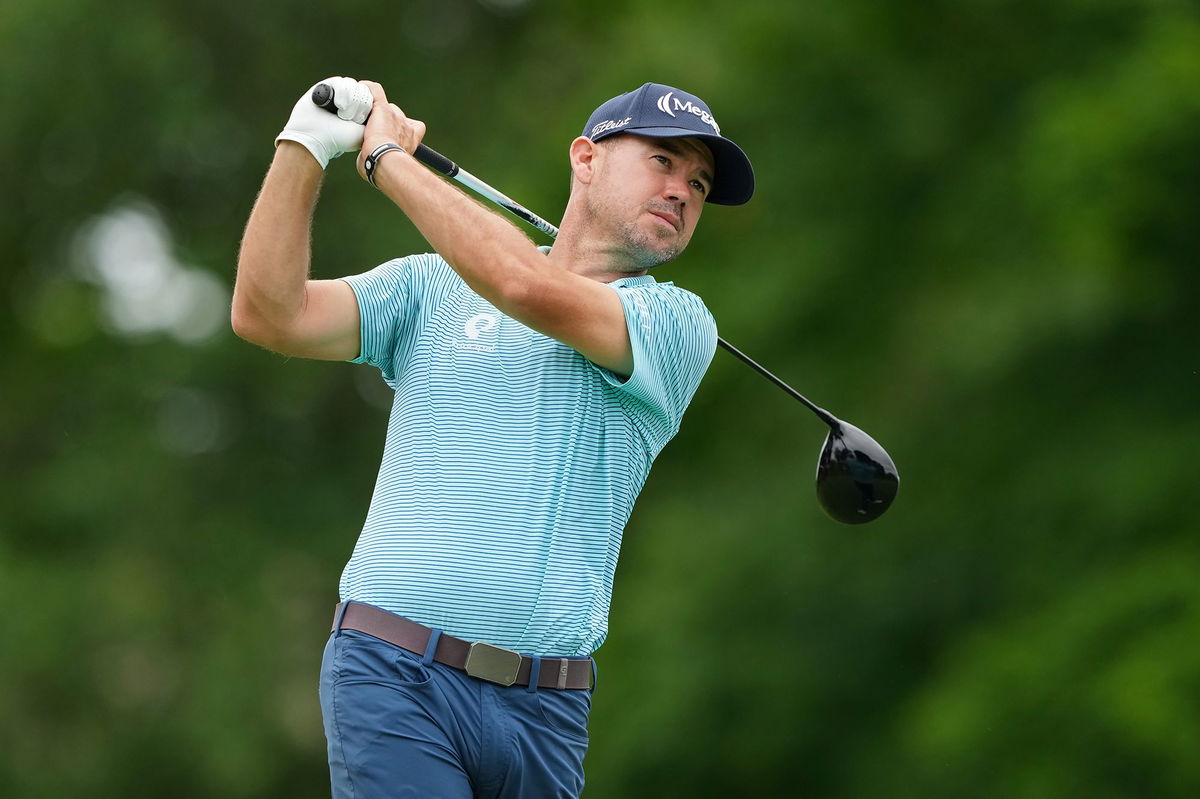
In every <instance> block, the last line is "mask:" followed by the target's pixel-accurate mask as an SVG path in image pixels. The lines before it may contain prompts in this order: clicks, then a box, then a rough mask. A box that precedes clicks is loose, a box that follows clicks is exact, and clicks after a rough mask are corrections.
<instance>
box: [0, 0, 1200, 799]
mask: <svg viewBox="0 0 1200 799" xmlns="http://www.w3.org/2000/svg"><path fill="white" fill-rule="evenodd" d="M0 44H2V45H3V46H2V48H0V51H2V52H4V54H5V56H4V66H5V68H4V69H3V70H2V71H0V108H2V109H3V111H2V112H0V114H2V116H0V119H2V123H0V144H2V145H3V150H4V152H5V153H6V158H5V159H4V160H3V162H0V185H2V186H3V187H4V192H3V194H4V199H3V203H4V213H3V215H2V216H0V252H2V253H3V261H4V268H3V269H0V295H2V297H3V303H4V304H3V310H2V312H0V342H2V347H3V350H2V351H3V356H4V357H3V358H0V397H2V402H0V454H2V461H0V464H2V468H3V476H4V479H3V481H2V482H0V599H2V600H3V602H4V612H3V614H2V615H0V618H2V619H3V620H2V621H0V741H3V746H0V795H3V796H6V797H109V796H113V797H117V796H120V797H130V798H132V797H143V796H145V797H160V796H172V797H193V796H194V797H208V796H225V797H319V796H326V795H328V793H327V772H326V769H325V763H324V741H323V737H322V732H321V726H320V719H319V710H318V706H317V699H316V682H317V673H318V669H319V657H320V652H321V648H322V646H323V641H324V638H325V631H326V630H327V629H328V627H327V624H328V621H329V616H330V612H331V608H332V605H333V604H334V602H335V601H336V594H335V592H336V585H337V577H338V575H339V573H340V570H341V567H342V565H343V564H344V562H345V560H346V558H347V557H348V556H349V553H350V549H351V547H352V546H353V542H354V540H355V537H356V535H357V532H358V529H359V525H360V524H361V521H362V518H363V516H364V514H365V511H366V504H367V501H368V499H369V496H370V491H371V487H372V485H373V480H374V475H375V471H376V469H377V466H378V459H379V455H380V452H381V450H382V440H383V438H382V437H383V431H384V428H385V423H386V409H387V403H388V401H389V398H388V396H387V393H386V389H385V388H384V386H383V384H382V383H381V382H379V381H378V380H377V378H376V374H375V373H374V372H373V370H370V369H364V368H361V367H354V366H351V365H346V364H341V365H339V364H328V363H313V362H304V361H300V360H287V359H283V358H280V357H278V356H275V355H271V354H269V353H266V352H265V351H262V350H259V349H256V348H255V347H252V346H250V345H248V344H246V343H244V342H241V341H240V340H238V339H236V338H235V337H234V336H233V335H232V333H231V332H230V330H229V327H228V321H227V309H228V299H229V292H230V288H231V286H232V281H233V275H234V265H235V261H236V254H237V247H238V242H239V238H240V235H241V229H242V226H243V225H244V222H245V219H246V217H247V215H248V213H249V210H250V207H251V204H252V202H253V199H254V196H255V193H256V191H257V189H258V186H259V184H260V182H261V179H262V176H263V174H264V173H265V170H266V167H267V165H268V163H269V160H270V158H271V153H272V145H271V142H272V140H273V137H274V135H275V134H276V133H277V132H278V130H279V129H280V128H281V127H282V125H283V123H284V121H285V120H286V119H287V116H288V113H289V111H290V108H291V106H292V104H293V102H294V101H295V99H296V97H297V96H299V94H300V93H301V92H302V91H303V89H304V87H306V86H309V85H311V84H312V83H314V82H316V81H317V80H320V79H321V78H323V77H326V76H328V75H353V76H356V77H370V78H373V79H376V80H379V81H380V82H381V83H383V84H384V86H385V87H386V88H387V89H388V90H389V93H390V95H391V97H392V99H394V100H395V101H396V102H398V103H399V104H400V105H401V106H402V107H404V108H405V109H406V110H408V111H409V112H410V113H411V114H412V115H413V116H416V117H418V118H421V119H423V120H425V121H426V122H427V123H428V126H429V133H428V138H427V141H428V142H429V143H430V144H431V145H432V146H434V147H435V148H437V149H439V150H441V151H442V152H444V153H446V154H447V155H449V156H450V157H452V158H455V159H456V160H459V161H460V162H461V163H463V164H464V165H465V166H466V167H467V168H468V169H469V170H470V171H472V172H473V173H475V174H477V175H479V176H480V177H482V178H483V179H484V180H487V181H488V182H490V183H492V184H493V185H495V186H497V187H500V188H501V189H502V190H503V191H505V192H506V193H507V194H509V195H510V196H512V197H514V198H517V199H518V201H520V202H522V203H523V204H525V205H527V206H528V207H530V208H532V209H534V210H535V211H538V212H540V213H541V214H542V215H543V216H546V217H548V218H550V219H551V220H555V219H557V217H558V214H559V213H560V211H561V209H562V207H563V205H564V203H565V200H566V193H567V192H566V190H567V178H566V176H567V166H566V158H565V156H566V145H567V143H568V142H569V141H570V140H571V138H573V137H574V136H575V135H576V134H577V133H578V131H579V129H580V128H581V126H582V124H583V122H584V121H585V120H586V119H587V116H588V114H589V113H590V111H591V110H592V109H593V108H594V107H595V106H596V105H597V104H599V103H600V102H601V101H603V100H604V99H607V98H608V97H611V96H613V95H615V94H617V93H619V92H622V91H627V90H629V89H632V88H635V87H637V86H638V85H640V84H641V83H643V82H645V81H647V80H654V81H658V82H664V83H669V84H673V85H678V86H681V87H683V88H686V89H687V90H689V91H692V92H695V93H697V94H699V95H701V96H702V97H704V98H705V99H706V100H707V101H708V102H709V103H710V104H711V105H712V107H713V108H714V110H715V112H716V114H717V118H718V119H719V120H720V122H721V125H722V128H723V130H724V131H725V132H726V133H727V134H728V135H730V136H731V137H732V138H734V139H735V140H736V141H738V142H739V144H741V145H742V147H743V148H744V149H745V150H746V151H747V152H748V153H749V154H750V155H751V158H752V159H753V160H754V163H755V165H756V169H757V172H758V180H759V187H758V192H757V195H756V196H755V198H754V200H753V201H752V202H751V203H750V204H749V205H747V206H744V207H740V208H720V207H714V208H710V209H709V210H708V212H707V213H706V214H705V218H704V220H703V224H701V225H700V228H699V230H698V232H697V235H696V238H695V239H694V241H693V244H692V246H691V248H689V250H688V252H687V253H686V254H685V255H684V256H683V257H682V258H681V259H680V260H679V261H678V262H677V263H676V264H672V265H669V266H667V267H664V268H663V271H662V273H661V275H660V276H659V277H660V279H668V280H674V281H676V282H677V283H679V284H681V285H683V286H685V287H687V288H689V289H692V290H693V291H696V292H697V293H699V294H701V295H702V296H703V297H705V299H706V300H707V302H708V304H709V306H710V307H711V308H712V309H713V312H714V314H715V315H716V317H717V319H718V323H719V325H720V330H721V333H722V334H723V335H724V336H726V337H727V338H729V339H731V340H732V341H733V342H734V343H735V344H737V345H738V346H740V347H741V348H743V349H745V350H746V351H747V352H749V353H751V354H752V355H753V356H754V357H756V358H758V359H759V360H760V361H762V362H763V363H764V364H766V365H767V366H768V367H769V368H771V369H773V370H774V371H776V372H777V373H778V374H780V375H781V376H783V377H784V378H785V379H787V380H789V382H792V383H793V384H794V385H796V386H797V387H798V388H800V389H801V390H802V391H804V392H805V393H806V394H808V395H809V396H810V397H812V398H813V399H814V400H815V401H817V402H818V403H819V404H823V405H825V406H826V407H829V408H830V409H831V410H832V411H833V412H834V413H836V414H838V415H839V416H841V417H843V418H845V419H848V420H850V421H852V422H854V423H855V424H857V425H858V426H860V427H862V428H864V429H865V430H867V431H868V432H870V433H871V434H872V435H873V436H874V437H875V438H877V439H878V440H879V441H880V442H882V443H883V444H884V445H885V446H886V447H887V449H888V451H889V452H890V453H891V454H892V456H893V457H894V458H895V460H896V462H897V464H898V466H899V469H900V472H901V477H902V484H901V490H900V494H899V496H898V498H897V500H896V504H895V505H894V506H893V508H892V510H891V511H890V512H889V513H888V515H886V516H885V517H883V518H882V519H881V520H879V521H878V522H876V523H874V524H872V525H869V526H865V527H844V526H840V525H838V524H835V523H834V522H832V521H830V520H828V519H827V518H825V517H824V516H823V515H822V513H821V511H820V510H819V508H818V506H817V504H816V502H815V497H814V493H813V489H812V474H813V468H814V465H815V460H816V455H817V452H818V450H819V448H820V444H821V440H822V437H823V435H824V430H823V427H822V425H821V424H820V423H819V422H818V421H816V420H815V419H813V418H812V417H811V416H810V415H809V414H808V412H807V411H805V410H803V409H802V408H801V407H800V406H798V405H797V404H796V403H795V402H793V401H791V400H790V399H788V398H787V397H785V396H784V395H783V394H782V393H780V392H778V391H777V390H776V389H774V388H772V387H771V386H769V385H768V384H767V383H765V382H764V381H762V380H761V379H760V378H758V377H756V376H755V375H754V374H753V373H751V372H750V371H749V370H747V369H745V368H744V367H743V366H741V365H740V364H738V363H736V362H735V361H734V360H733V359H732V358H730V357H729V356H727V355H726V354H724V353H720V352H718V354H717V356H716V358H715V360H714V363H713V365H712V368H711V369H710V371H709V374H708V376H707V378H706V379H705V382H704V384H703V385H702V386H701V388H700V391H699V392H698V394H697V396H696V399H695V401H694V403H693V406H692V408H691V410H690V411H689V414H688V417H687V419H686V420H685V422H684V426H683V429H682V431H681V433H680V435H679V436H678V438H677V439H676V440H675V441H674V442H673V443H672V444H671V445H670V446H669V447H668V448H667V450H666V451H665V452H664V453H663V455H662V456H661V457H660V459H659V463H658V464H657V466H656V469H655V471H654V473H653V474H652V476H651V478H650V481H649V483H648V486H647V488H646V490H645V492H644V494H643V496H642V499H641V501H640V504H639V506H638V508H637V510H636V511H635V513H634V516H633V519H632V522H631V524H630V526H629V529H628V531H627V534H626V538H625V546H624V552H623V556H622V561H621V566H620V568H619V569H618V574H617V586H616V593H615V597H614V604H613V608H612V615H611V621H612V634H611V636H610V638H609V641H608V642H607V643H606V644H605V645H604V647H603V648H602V649H601V650H600V652H599V654H598V659H599V663H600V682H599V686H598V689H597V693H596V706H595V711H594V715H593V722H592V746H591V750H590V752H589V755H588V760H587V768H588V789H587V795H588V796H592V797H629V796H695V797H701V796H785V795H787V796H814V797H877V796H888V797H924V798H925V799H930V798H933V799H937V798H939V797H946V798H947V799H949V798H951V797H963V796H973V797H997V798H999V797H1005V798H1006V799H1011V798H1012V797H1022V798H1025V797H1056V798H1057V799H1068V798H1073V797H1081V798H1082V797H1087V798H1088V799H1102V798H1104V797H1151V796H1153V797H1190V796H1196V795H1197V794H1198V792H1200V765H1197V764H1198V763H1200V760H1197V758H1196V757H1195V753H1196V752H1197V751H1200V720H1198V716H1197V713H1196V711H1195V709H1196V707H1197V706H1198V704H1200V635H1198V634H1197V633H1198V632H1200V581H1198V580H1197V574H1198V573H1200V548H1198V541H1197V533H1198V532H1200V530H1198V525H1197V522H1196V520H1195V515H1194V513H1193V512H1191V511H1189V510H1188V508H1189V507H1190V505H1189V504H1188V503H1189V502H1190V501H1191V499H1189V498H1190V497H1193V496H1194V494H1193V492H1194V491H1195V488H1196V481H1197V467H1196V461H1195V457H1196V456H1195V453H1196V451H1197V450H1198V448H1200V447H1198V446H1197V445H1198V444H1200V420H1198V417H1197V414H1196V413H1195V410H1196V398H1197V393H1198V389H1200V357H1198V355H1197V342H1198V341H1200V335H1198V333H1200V330H1198V328H1200V325H1198V323H1197V314H1196V312H1195V302H1194V296H1195V290H1194V287H1195V285H1196V284H1195V279H1194V278H1193V279H1191V280H1189V279H1188V278H1187V277H1186V276H1187V274H1189V273H1191V272H1194V263H1195V256H1196V253H1197V247H1196V240H1197V237H1196V234H1195V230H1196V226H1195V220H1196V218H1197V216H1198V211H1200V208H1198V200H1200V193H1198V189H1197V187H1198V186H1200V91H1198V87H1200V8H1198V7H1197V4H1196V3H1194V2H1185V1H1184V0H1142V1H1141V2H1136V1H1134V0H1087V1H1086V2H1085V1H1084V0H1041V2H1032V1H1031V0H1010V1H1009V2H1001V1H1000V0H958V1H957V2H947V0H927V1H926V2H911V1H909V2H899V1H898V2H891V3H878V2H870V1H869V0H838V1H837V2H832V1H830V0H810V1H809V2H799V3H783V2H772V1H771V0H741V2H738V3H734V4H730V3H718V2H711V0H692V1H691V2H683V0H662V2H658V3H636V2H630V1H629V0H614V1H613V2H610V3H607V4H583V3H567V2H562V3H554V2H549V0H475V2H472V1H471V0H396V2H391V3H387V4H383V5H380V4H371V3H364V2H361V1H360V0H346V2H343V3H341V4H338V5H337V6H336V7H329V8H328V9H326V8H322V7H318V6H307V5H300V4H288V3H279V2H264V3H258V4H250V3H235V2H230V1H229V0H210V2H207V3H200V4H185V3H158V4H153V5H151V4H146V3H138V2H132V1H131V0H108V2H103V3H102V2H99V1H98V0H49V1H48V2H46V3H42V4H37V5H35V4H32V3H26V4H20V3H9V4H6V5H5V6H4V10H3V12H0ZM534 237H535V238H538V236H537V235H534ZM538 240H539V241H541V239H540V238H538ZM424 249H425V246H424V243H423V242H422V241H421V240H420V238H419V236H418V235H417V234H416V233H415V231H414V229H413V227H412V226H411V225H410V224H409V223H408V222H407V221H406V220H404V219H403V217H402V216H401V215H399V214H398V212H397V211H395V210H394V209H393V208H391V207H390V206H389V204H388V203H386V202H385V201H384V200H383V199H382V198H381V197H380V196H379V195H378V194H377V193H376V192H374V191H373V190H371V189H370V188H369V187H367V186H365V184H363V183H362V182H361V181H360V180H359V179H358V178H357V176H356V175H355V174H354V170H353V165H352V162H351V160H350V159H348V158H343V159H340V160H339V161H335V162H334V163H333V164H332V165H331V168H330V174H329V175H328V177H327V179H326V185H325V190H324V194H323V199H322V202H321V204H320V206H319V208H318V210H317V216H316V227H315V233H314V274H315V275H316V276H320V277H336V276H338V275H341V274H347V273H352V272H358V271H363V270H365V269H367V268H369V267H371V266H373V265H375V264H377V263H380V262H382V261H384V260H387V259H388V258H390V257H393V256H395V255H399V254H404V253H408V252H413V251H422V250H424ZM1189 285H1191V286H1193V289H1188V288H1187V287H1188V286H1189Z"/></svg>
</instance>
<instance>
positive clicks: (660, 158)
mask: <svg viewBox="0 0 1200 799" xmlns="http://www.w3.org/2000/svg"><path fill="white" fill-rule="evenodd" d="M654 157H655V158H657V159H658V161H659V163H662V164H667V165H668V166H669V165H670V164H671V159H670V158H667V157H666V156H665V155H656V156H654Z"/></svg>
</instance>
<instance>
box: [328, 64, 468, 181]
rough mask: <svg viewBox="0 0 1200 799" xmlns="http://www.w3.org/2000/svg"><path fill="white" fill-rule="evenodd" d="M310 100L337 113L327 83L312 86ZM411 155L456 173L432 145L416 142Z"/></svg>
mask: <svg viewBox="0 0 1200 799" xmlns="http://www.w3.org/2000/svg"><path fill="white" fill-rule="evenodd" d="M312 101H313V104H314V105H315V106H317V107H318V108H324V109H325V110H326V111H328V112H329V113H331V114H336V113H337V106H336V105H334V102H333V87H332V86H330V85H329V84H328V83H318V84H317V85H316V86H315V87H314V88H313V90H312ZM413 156H414V157H415V158H416V159H417V160H418V161H420V162H421V163H422V164H424V165H425V166H427V167H429V168H430V169H432V170H433V171H434V172H440V173H441V174H443V175H445V176H446V177H448V178H452V177H454V176H455V175H457V174H458V164H456V163H454V162H453V161H451V160H450V159H449V158H447V157H446V156H444V155H442V154H441V153H439V152H438V151H437V150H435V149H433V148H432V147H426V146H425V145H424V144H418V145H417V151H416V152H415V153H413Z"/></svg>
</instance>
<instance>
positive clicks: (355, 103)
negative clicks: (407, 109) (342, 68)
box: [275, 78, 374, 169]
mask: <svg viewBox="0 0 1200 799" xmlns="http://www.w3.org/2000/svg"><path fill="white" fill-rule="evenodd" d="M321 83H327V84H329V86H331V87H332V88H333V101H334V105H335V106H336V107H337V113H336V114H331V113H329V111H327V110H325V109H324V108H319V107H318V106H317V105H316V103H314V102H313V101H312V92H313V89H315V88H317V86H318V85H320V84H314V85H313V86H312V88H310V89H309V90H308V91H306V92H305V93H304V94H303V95H302V96H301V97H300V99H299V100H297V101H296V105H295V106H293V107H292V116H291V118H290V119H289V120H288V121H287V126H286V127H284V129H283V131H282V132H281V133H280V134H279V135H278V136H276V137H275V144H276V146H278V145H279V142H280V141H282V140H284V139H287V140H288V141H294V142H296V143H297V144H302V145H304V147H305V148H306V149H307V150H308V151H309V152H310V153H312V156H313V158H315V159H317V163H318V164H320V165H321V169H324V168H325V167H326V166H327V165H328V164H329V161H330V159H333V158H337V157H338V156H339V155H341V154H342V153H348V152H352V151H354V150H357V149H359V148H360V147H362V140H363V130H364V129H365V127H364V125H363V123H364V122H366V121H367V115H368V114H370V113H371V104H372V103H373V102H374V98H372V97H371V90H370V89H368V88H367V87H366V86H364V85H363V84H361V83H359V82H358V81H356V80H354V79H352V78H326V79H325V80H323V81H321Z"/></svg>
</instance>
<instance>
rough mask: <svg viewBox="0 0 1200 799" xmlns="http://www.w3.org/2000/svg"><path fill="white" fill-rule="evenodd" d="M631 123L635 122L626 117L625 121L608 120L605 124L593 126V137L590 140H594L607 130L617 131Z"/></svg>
mask: <svg viewBox="0 0 1200 799" xmlns="http://www.w3.org/2000/svg"><path fill="white" fill-rule="evenodd" d="M631 121H633V117H625V118H624V119H606V120H604V121H603V122H601V123H600V124H599V125H593V126H592V135H591V137H590V138H593V139H594V138H596V137H597V136H599V135H600V134H601V133H603V132H604V131H606V130H616V129H617V128H623V127H625V126H626V125H628V124H629V123H630V122H631Z"/></svg>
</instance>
